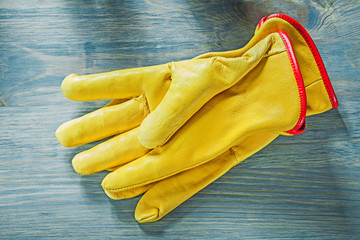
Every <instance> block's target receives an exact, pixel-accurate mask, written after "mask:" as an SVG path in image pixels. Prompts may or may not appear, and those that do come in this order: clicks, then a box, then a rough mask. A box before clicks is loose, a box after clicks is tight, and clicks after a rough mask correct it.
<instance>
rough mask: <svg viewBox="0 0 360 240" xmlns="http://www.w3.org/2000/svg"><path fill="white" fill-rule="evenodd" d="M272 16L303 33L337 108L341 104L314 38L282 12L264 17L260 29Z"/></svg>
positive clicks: (334, 106)
mask: <svg viewBox="0 0 360 240" xmlns="http://www.w3.org/2000/svg"><path fill="white" fill-rule="evenodd" d="M270 18H281V19H283V20H285V21H287V22H288V23H290V24H291V25H293V26H294V28H295V29H296V30H297V31H298V32H299V33H300V34H301V36H302V37H303V38H304V39H305V41H306V43H307V44H308V46H309V48H310V50H311V52H312V54H313V56H314V59H315V61H316V64H317V66H318V68H319V71H320V74H321V77H322V80H323V82H324V85H325V88H326V91H327V93H328V95H329V99H330V102H331V105H332V107H333V108H337V107H338V106H339V103H338V100H337V98H336V95H335V92H334V88H333V87H332V85H331V82H330V79H329V76H328V74H327V72H326V69H325V66H324V62H323V61H322V59H321V56H320V53H319V51H318V49H317V47H316V45H315V43H314V41H313V40H312V38H311V37H310V35H309V33H308V32H307V31H306V30H305V28H304V27H303V26H302V25H301V24H300V23H299V22H298V21H296V20H295V19H293V18H291V17H289V16H287V15H285V14H281V13H276V14H272V15H270V16H268V17H263V18H262V19H261V20H260V21H259V24H258V29H259V28H260V27H261V25H262V24H263V23H264V22H265V21H266V20H268V19H270Z"/></svg>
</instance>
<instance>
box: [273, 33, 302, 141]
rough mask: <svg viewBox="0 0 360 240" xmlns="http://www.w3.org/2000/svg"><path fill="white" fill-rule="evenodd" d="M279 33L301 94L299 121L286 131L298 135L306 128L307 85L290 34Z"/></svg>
mask: <svg viewBox="0 0 360 240" xmlns="http://www.w3.org/2000/svg"><path fill="white" fill-rule="evenodd" d="M277 33H278V34H279V35H280V37H281V39H282V40H283V42H284V45H285V47H286V51H287V53H288V56H289V60H290V63H291V67H292V69H293V72H294V76H295V79H296V83H297V85H298V90H299V95H300V116H299V121H298V123H297V124H296V126H295V127H294V128H293V129H291V130H289V131H286V133H288V134H292V135H296V134H300V133H302V132H303V131H304V130H305V118H306V107H307V104H306V92H305V86H304V81H303V78H302V76H301V72H300V68H299V65H298V62H297V60H296V56H295V53H294V49H293V46H292V44H291V42H290V39H289V36H288V35H287V34H286V32H284V31H278V32H277Z"/></svg>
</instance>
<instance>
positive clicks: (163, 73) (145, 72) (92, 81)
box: [61, 64, 170, 101]
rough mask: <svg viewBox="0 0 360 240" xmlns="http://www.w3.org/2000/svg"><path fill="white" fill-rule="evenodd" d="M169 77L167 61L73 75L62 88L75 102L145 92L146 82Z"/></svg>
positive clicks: (117, 97) (137, 94)
mask: <svg viewBox="0 0 360 240" xmlns="http://www.w3.org/2000/svg"><path fill="white" fill-rule="evenodd" d="M169 76H170V69H169V67H168V65H167V64H162V65H157V66H151V67H142V68H132V69H124V70H118V71H113V72H107V73H99V74H90V75H84V76H78V75H77V74H71V75H69V76H67V77H66V78H65V79H64V81H63V82H62V84H61V90H62V92H63V94H64V95H65V97H67V98H68V99H71V100H75V101H92V100H99V99H122V98H130V97H133V96H139V95H141V94H142V93H143V92H144V91H145V89H144V82H145V81H154V80H155V81H156V80H160V81H162V80H163V79H164V78H168V77H169ZM145 85H146V84H145Z"/></svg>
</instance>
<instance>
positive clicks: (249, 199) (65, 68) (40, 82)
mask: <svg viewBox="0 0 360 240" xmlns="http://www.w3.org/2000/svg"><path fill="white" fill-rule="evenodd" d="M274 12H283V13H285V14H288V15H290V16H292V17H294V18H295V19H297V20H298V21H299V22H301V23H302V24H304V26H305V27H306V28H307V29H309V32H310V34H311V35H312V36H313V37H314V40H315V42H316V44H317V46H318V48H319V51H320V53H321V54H322V56H323V59H324V63H325V66H326V67H327V69H328V73H329V76H330V78H331V80H332V83H333V85H334V88H335V91H336V93H337V96H338V99H339V102H340V107H339V108H338V109H336V110H331V111H329V112H327V113H324V114H320V115H317V116H312V117H309V118H308V122H307V130H306V131H305V132H304V133H303V134H301V135H299V136H296V137H285V136H282V137H279V138H278V139H276V140H275V141H274V142H273V143H272V144H271V145H270V146H268V147H266V148H265V149H264V150H262V151H260V152H259V153H257V154H255V155H254V156H252V157H251V158H249V159H248V160H246V161H244V162H242V163H241V164H239V165H238V166H236V167H234V168H233V169H232V170H231V171H230V172H228V173H227V174H226V175H225V176H223V177H222V178H221V179H219V180H218V181H216V182H214V183H213V184H211V185H210V186H209V187H207V188H205V189H204V190H202V191H201V192H200V193H199V194H197V195H195V196H194V197H192V198H191V199H189V200H188V201H187V202H185V203H184V204H182V205H181V206H180V207H178V208H177V209H176V210H174V211H173V212H172V213H170V214H169V215H167V216H166V217H165V218H164V219H162V220H161V221H158V222H155V223H149V224H138V223H137V222H136V221H135V220H134V217H133V212H134V209H135V206H136V204H137V201H138V200H139V198H134V199H128V200H122V201H113V200H110V199H109V198H108V197H107V196H106V195H105V194H104V193H103V190H102V188H101V186H100V183H101V180H102V178H103V177H104V176H105V175H106V172H102V173H97V174H94V175H90V176H80V175H78V174H76V173H75V172H74V171H73V169H72V167H71V159H72V157H73V156H74V155H75V154H76V153H78V152H79V151H82V150H84V149H87V148H89V147H91V146H94V144H95V143H92V144H87V145H85V146H81V147H76V148H73V149H66V148H64V147H62V146H60V144H59V143H58V142H57V140H56V138H55V136H54V131H55V129H56V128H57V127H58V126H59V125H60V124H61V123H63V122H65V121H67V120H69V119H72V118H74V117H77V116H81V115H83V114H84V113H87V112H90V111H92V110H94V109H97V108H98V107H100V106H102V105H103V104H105V101H100V102H86V103H82V102H71V101H69V100H67V99H65V97H63V96H62V94H61V92H60V84H61V81H62V79H63V78H64V77H65V76H66V75H67V74H69V73H72V72H76V73H79V74H87V73H94V72H104V71H110V70H115V69H124V68H130V67H138V66H148V65H155V64H160V63H165V62H169V61H178V60H183V59H188V58H191V57H194V56H196V55H197V54H200V53H204V52H208V51H222V50H229V49H235V48H239V47H241V46H243V45H244V44H245V43H246V42H247V41H248V40H249V39H250V37H251V36H252V34H253V31H254V28H255V25H256V24H257V22H258V20H259V19H260V18H261V17H263V16H266V15H268V14H271V13H274ZM359 19H360V4H359V3H358V1H271V2H270V1H216V0H214V1H206V2H204V1H202V2H201V1H157V0H147V1H130V0H127V1H93V2H91V3H89V2H87V1H75V0H73V1H41V2H34V1H25V0H21V1H10V0H8V1H1V3H0V39H1V41H0V106H2V107H0V238H4V239H29V238H40V237H43V238H95V239H99V238H101V239H104V238H122V239H129V238H140V239H146V238H150V239H158V238H166V239H209V238H214V239H271V238H274V239H280V238H282V239H303V238H306V239H358V238H359V237H360V230H359V229H360V159H359V155H360V140H359V139H360V120H359V117H360V111H359V108H358V106H359V104H360V97H359V96H360V95H359V93H360V83H359V72H360V67H359V66H360V62H359V57H358V56H359V49H360V24H359V21H360V20H359Z"/></svg>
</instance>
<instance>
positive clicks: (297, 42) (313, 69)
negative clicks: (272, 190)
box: [113, 14, 338, 222]
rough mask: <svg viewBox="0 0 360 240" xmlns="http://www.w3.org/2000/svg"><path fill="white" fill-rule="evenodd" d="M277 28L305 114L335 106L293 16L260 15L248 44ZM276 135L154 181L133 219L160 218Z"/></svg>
mask: <svg viewBox="0 0 360 240" xmlns="http://www.w3.org/2000/svg"><path fill="white" fill-rule="evenodd" d="M279 30H285V31H286V32H287V34H288V35H289V37H290V39H291V41H292V44H293V48H294V52H295V54H296V57H297V60H298V64H299V66H300V71H301V73H302V76H303V80H304V82H305V86H306V87H305V90H306V97H307V113H306V114H307V116H309V115H313V114H318V113H321V112H324V111H327V110H330V109H331V108H336V107H337V106H338V102H337V99H336V96H335V93H334V90H333V88H332V86H331V83H330V80H329V77H328V75H327V73H326V70H325V67H324V64H323V62H322V60H321V57H320V54H319V52H318V50H317V48H316V46H315V44H314V42H313V40H312V39H311V37H310V35H309V34H308V33H307V31H306V30H305V29H304V28H303V27H302V26H301V24H300V23H298V22H297V21H296V20H294V19H292V18H290V17H289V16H286V15H284V14H273V15H270V16H269V17H265V18H263V19H262V20H261V21H260V23H259V24H258V27H257V28H256V31H255V36H254V38H253V39H252V40H251V41H250V42H249V44H248V45H250V43H252V42H256V41H257V40H258V39H261V38H262V37H264V36H266V35H267V34H269V33H271V32H274V31H279ZM248 45H247V46H246V47H248ZM246 47H245V48H246ZM241 51H244V49H240V50H236V52H235V51H229V52H226V53H223V52H221V53H208V54H205V55H202V56H200V57H206V56H207V57H212V56H217V55H229V54H234V55H236V54H239V53H240V52H241ZM277 136H278V135H277V134H273V133H268V134H267V133H258V134H254V135H252V136H249V137H247V138H246V139H245V140H244V141H243V142H242V143H239V145H237V146H236V147H233V148H231V149H230V150H228V151H226V152H225V153H223V154H221V155H220V156H218V157H216V158H214V159H213V160H211V161H209V162H208V163H206V164H203V165H200V166H198V167H196V168H193V169H190V170H187V171H183V172H181V173H179V174H177V175H174V176H171V177H169V178H167V179H164V180H161V181H159V182H157V183H156V184H154V185H153V186H151V188H150V189H149V190H148V191H147V192H146V193H145V194H144V196H143V197H142V198H141V199H140V201H139V203H138V205H137V208H136V210H135V217H136V219H137V220H138V221H140V222H150V221H156V220H159V219H161V218H162V217H163V216H165V215H166V214H167V213H169V212H170V211H172V210H173V209H174V208H176V207H177V206H178V205H180V204H181V203H183V202H184V201H186V200H187V199H188V198H190V197H191V196H193V195H194V194H196V193H197V192H199V191H200V190H202V189H203V188H205V187H206V186H207V185H209V184H210V183H212V182H213V181H215V180H216V179H218V178H219V177H221V176H222V175H223V174H225V173H226V172H227V171H228V170H229V169H230V168H232V167H233V166H234V165H235V164H234V162H235V163H237V162H240V161H242V160H244V159H246V158H248V157H249V156H251V155H252V154H254V153H255V152H257V151H259V150H260V149H262V148H263V147H265V146H266V145H267V144H268V143H270V142H271V141H272V140H274V139H275V138H276V137H277ZM194 176H196V177H194ZM113 197H114V196H113Z"/></svg>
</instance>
